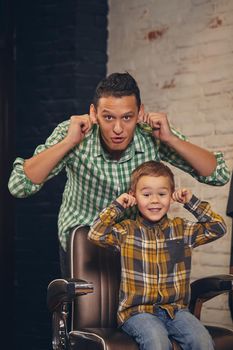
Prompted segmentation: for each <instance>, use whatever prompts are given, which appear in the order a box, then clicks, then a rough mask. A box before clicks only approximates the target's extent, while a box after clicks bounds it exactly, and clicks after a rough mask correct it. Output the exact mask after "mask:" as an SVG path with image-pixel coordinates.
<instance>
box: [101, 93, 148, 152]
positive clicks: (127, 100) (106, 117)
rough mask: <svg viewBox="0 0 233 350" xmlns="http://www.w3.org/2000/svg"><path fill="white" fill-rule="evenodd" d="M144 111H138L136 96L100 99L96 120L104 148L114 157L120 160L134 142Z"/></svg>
mask: <svg viewBox="0 0 233 350" xmlns="http://www.w3.org/2000/svg"><path fill="white" fill-rule="evenodd" d="M142 109H143V107H141V108H140V110H138V106H137V103H136V98H135V96H134V95H132V96H123V97H113V96H108V97H101V98H100V99H99V103H98V107H97V111H95V113H96V118H97V122H98V124H99V126H100V132H101V136H102V141H103V144H104V147H105V148H106V150H107V151H108V152H109V153H111V154H112V156H113V157H116V158H119V157H120V155H121V153H122V152H123V151H124V150H125V149H126V148H127V147H128V145H129V143H130V142H131V141H132V139H133V135H134V131H135V128H136V124H137V122H138V116H139V113H142Z"/></svg>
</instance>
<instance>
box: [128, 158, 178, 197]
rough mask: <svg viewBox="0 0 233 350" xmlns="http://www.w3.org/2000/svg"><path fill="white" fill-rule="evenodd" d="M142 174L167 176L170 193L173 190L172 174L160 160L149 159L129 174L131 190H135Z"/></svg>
mask: <svg viewBox="0 0 233 350" xmlns="http://www.w3.org/2000/svg"><path fill="white" fill-rule="evenodd" d="M142 176H155V177H157V176H165V177H168V178H169V181H170V186H171V191H172V193H173V192H174V190H175V182H174V174H173V172H172V171H171V169H170V168H169V167H168V166H166V165H165V164H164V163H162V162H156V161H154V160H150V161H148V162H145V163H142V164H141V165H139V166H138V167H137V168H136V169H134V171H133V172H132V174H131V185H130V186H131V190H132V191H133V192H135V190H136V186H137V183H138V181H139V179H140V178H141V177H142Z"/></svg>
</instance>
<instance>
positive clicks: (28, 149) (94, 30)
mask: <svg viewBox="0 0 233 350" xmlns="http://www.w3.org/2000/svg"><path fill="white" fill-rule="evenodd" d="M15 7H16V8H15V13H16V98H17V101H16V135H15V137H16V143H17V145H16V149H15V156H21V157H23V158H29V157H30V156H31V155H32V152H33V150H34V148H35V147H36V146H37V145H38V144H40V143H43V142H44V140H45V139H46V138H47V136H49V134H50V133H51V131H52V130H53V128H54V127H55V126H56V125H57V124H58V123H59V122H61V121H63V120H65V119H68V118H69V117H70V115H72V114H83V113H87V112H88V107H89V104H90V102H91V99H92V95H93V91H94V88H95V86H96V84H97V82H98V81H99V80H100V79H101V78H102V77H103V76H105V74H106V60H107V56H106V46H107V11H108V8H107V1H106V0H98V2H97V1H95V0H75V1H74V0H70V1H65V0H59V1H58V0H46V1H43V0H38V1H27V0H24V1H20V2H15ZM64 180H65V176H64V174H61V175H59V176H58V177H56V178H54V179H52V180H51V181H49V182H48V183H47V184H46V185H45V186H44V187H43V189H42V190H41V191H40V192H39V193H37V194H36V195H34V196H32V197H31V198H27V199H18V200H15V203H16V223H15V231H16V242H15V246H16V280H15V284H16V303H15V305H16V327H15V328H16V333H17V334H16V344H17V349H19V350H21V349H24V350H27V349H30V350H39V349H40V350H42V349H43V350H44V349H50V348H51V345H50V342H51V316H50V315H49V314H48V311H47V305H46V289H47V285H48V283H49V282H50V281H51V280H52V279H54V278H57V277H60V270H59V262H58V241H57V214H58V209H59V206H60V203H61V194H62V191H63V186H64Z"/></svg>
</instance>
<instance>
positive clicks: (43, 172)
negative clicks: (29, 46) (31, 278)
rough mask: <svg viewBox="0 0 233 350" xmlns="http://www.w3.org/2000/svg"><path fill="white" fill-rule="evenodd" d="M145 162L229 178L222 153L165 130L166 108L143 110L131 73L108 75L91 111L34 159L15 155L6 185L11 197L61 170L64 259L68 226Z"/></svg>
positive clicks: (217, 179)
mask: <svg viewBox="0 0 233 350" xmlns="http://www.w3.org/2000/svg"><path fill="white" fill-rule="evenodd" d="M148 160H157V161H160V160H164V161H166V162H169V163H171V164H172V165H174V166H176V167H178V168H180V169H182V170H184V171H185V172H187V173H189V174H190V175H192V176H193V177H195V178H196V179H197V180H198V181H200V182H203V183H207V184H210V185H214V186H221V185H224V184H225V183H227V182H228V180H229V176H230V174H229V170H228V168H227V166H226V164H225V161H224V158H223V155H222V153H221V152H216V153H211V152H209V151H207V150H205V149H202V148H200V147H198V146H196V145H193V144H191V143H189V142H188V141H186V139H185V137H184V136H183V135H181V134H180V133H179V132H177V131H176V130H174V129H171V128H170V126H169V123H168V120H167V115H166V114H165V113H154V112H153V113H145V111H144V106H143V104H142V103H141V99H140V91H139V88H138V86H137V83H136V81H135V80H134V78H133V77H132V76H131V75H130V74H128V73H113V74H111V75H110V76H108V77H107V78H105V79H103V80H102V81H101V82H100V83H99V84H98V86H97V88H96V91H95V95H94V100H93V104H91V106H90V111H89V115H81V116H72V117H71V118H70V120H67V121H64V122H63V123H61V124H59V125H58V126H57V127H56V128H55V130H54V131H53V133H52V134H51V135H50V136H49V138H48V139H47V140H46V142H45V144H44V145H39V146H38V147H37V148H36V150H35V153H34V155H33V157H32V158H30V159H27V160H24V159H22V158H17V159H16V160H15V162H14V168H13V171H12V174H11V176H10V179H9V190H10V192H11V193H12V195H14V196H16V197H21V198H23V197H27V196H30V195H32V194H33V193H36V192H37V191H39V189H40V188H41V187H42V186H43V184H44V183H45V181H47V180H49V179H50V178H51V177H53V176H55V175H57V174H58V173H59V172H60V171H61V170H62V169H63V168H64V167H65V168H66V172H67V182H66V185H65V189H64V193H63V199H62V204H61V208H60V212H59V218H58V230H59V239H60V242H61V247H62V248H61V252H62V256H64V251H65V250H66V245H67V239H68V237H69V234H70V232H71V230H72V228H74V227H76V226H78V225H80V226H81V225H91V224H92V223H93V221H94V219H95V217H96V215H97V213H98V212H99V211H100V210H101V209H103V208H104V207H106V206H107V205H108V204H109V203H111V202H112V200H113V198H115V197H116V196H118V195H119V194H120V193H123V192H126V191H127V190H128V186H129V181H130V174H131V173H132V171H133V170H134V169H135V168H136V167H137V166H138V165H139V164H141V163H143V162H145V161H148ZM64 273H65V272H63V274H64Z"/></svg>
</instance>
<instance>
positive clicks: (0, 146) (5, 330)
mask: <svg viewBox="0 0 233 350" xmlns="http://www.w3.org/2000/svg"><path fill="white" fill-rule="evenodd" d="M13 33H14V15H13V7H12V3H11V1H9V0H8V1H7V0H0V281H1V282H0V284H1V287H0V310H1V317H0V334H1V345H0V347H2V348H8V349H13V346H14V345H13V343H12V341H11V342H10V343H9V342H8V345H7V346H6V342H7V340H9V339H11V338H12V332H13V330H14V207H13V201H12V199H11V196H10V194H9V192H8V189H7V182H8V178H9V173H10V169H11V162H12V159H13V148H14V145H13V144H14V140H13V139H12V133H13V129H14V51H13V47H14V43H13V38H14V35H13Z"/></svg>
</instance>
